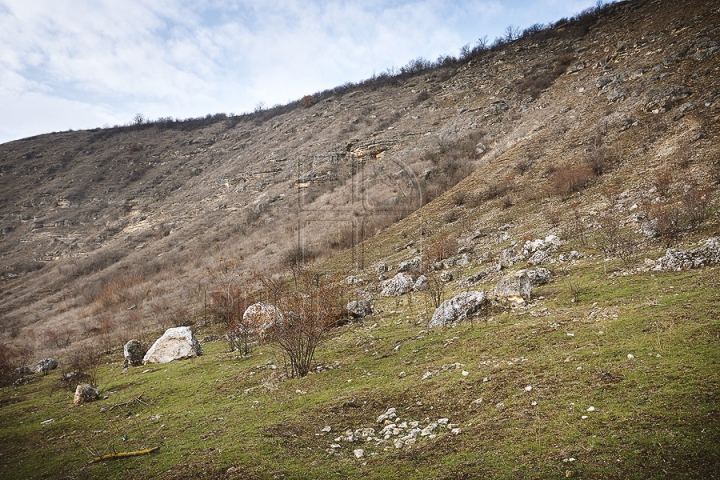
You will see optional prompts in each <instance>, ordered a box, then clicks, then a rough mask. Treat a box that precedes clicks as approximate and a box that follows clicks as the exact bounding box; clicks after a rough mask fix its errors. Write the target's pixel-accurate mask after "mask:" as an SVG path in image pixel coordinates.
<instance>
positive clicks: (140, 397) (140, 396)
mask: <svg viewBox="0 0 720 480" xmlns="http://www.w3.org/2000/svg"><path fill="white" fill-rule="evenodd" d="M143 395H144V393H141V394H140V395H138V396H137V397H135V398H133V399H132V400H128V401H127V402H125V403H116V404H115V405H113V406H111V407H110V408H108V412H109V411H111V410H112V409H113V408H115V407H129V406H130V405H132V404H133V403H142V404H143V405H147V403H145V402H143V401H142V396H143Z"/></svg>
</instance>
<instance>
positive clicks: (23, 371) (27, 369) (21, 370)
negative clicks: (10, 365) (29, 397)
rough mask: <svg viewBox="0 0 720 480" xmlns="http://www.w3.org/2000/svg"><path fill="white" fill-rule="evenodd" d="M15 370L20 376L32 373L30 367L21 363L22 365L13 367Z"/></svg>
mask: <svg viewBox="0 0 720 480" xmlns="http://www.w3.org/2000/svg"><path fill="white" fill-rule="evenodd" d="M15 372H17V374H18V375H20V376H25V375H32V374H33V371H32V369H31V368H30V367H28V366H26V365H23V366H22V367H17V368H16V369H15Z"/></svg>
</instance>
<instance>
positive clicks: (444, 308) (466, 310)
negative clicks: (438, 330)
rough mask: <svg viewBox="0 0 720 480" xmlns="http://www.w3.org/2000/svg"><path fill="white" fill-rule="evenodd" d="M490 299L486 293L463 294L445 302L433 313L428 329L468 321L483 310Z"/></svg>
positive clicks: (472, 292)
mask: <svg viewBox="0 0 720 480" xmlns="http://www.w3.org/2000/svg"><path fill="white" fill-rule="evenodd" d="M487 302H488V299H487V297H486V295H485V292H484V291H480V292H478V291H470V292H462V293H460V294H458V295H457V296H455V297H453V298H451V299H450V300H446V301H444V302H443V303H442V304H441V305H440V306H439V307H438V308H437V309H436V310H435V313H433V316H432V319H431V320H430V323H429V324H428V327H439V326H442V325H449V324H451V323H455V322H460V321H462V320H467V318H468V317H469V316H471V315H473V314H474V313H476V312H477V311H478V310H480V308H482V307H483V306H484V305H485V304H486V303H487Z"/></svg>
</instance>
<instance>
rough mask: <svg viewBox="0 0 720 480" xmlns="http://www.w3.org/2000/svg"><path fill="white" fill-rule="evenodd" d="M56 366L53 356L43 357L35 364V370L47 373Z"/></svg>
mask: <svg viewBox="0 0 720 480" xmlns="http://www.w3.org/2000/svg"><path fill="white" fill-rule="evenodd" d="M57 366H58V362H57V360H55V359H54V358H43V359H42V360H40V361H39V362H38V363H37V365H35V372H36V373H42V374H43V375H47V373H48V372H49V371H50V370H55V369H56V368H57Z"/></svg>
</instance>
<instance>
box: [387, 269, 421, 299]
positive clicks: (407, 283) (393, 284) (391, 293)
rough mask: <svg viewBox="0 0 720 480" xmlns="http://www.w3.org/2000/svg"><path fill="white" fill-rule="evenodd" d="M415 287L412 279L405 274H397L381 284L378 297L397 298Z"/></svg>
mask: <svg viewBox="0 0 720 480" xmlns="http://www.w3.org/2000/svg"><path fill="white" fill-rule="evenodd" d="M414 286H415V282H414V281H413V279H412V277H411V276H410V275H408V274H406V273H398V274H397V275H395V276H394V277H393V278H391V279H390V280H385V281H384V282H383V284H382V288H383V289H382V291H381V292H380V295H382V296H383V297H399V296H400V295H404V294H406V293H408V292H410V291H412V289H413V287H414Z"/></svg>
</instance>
